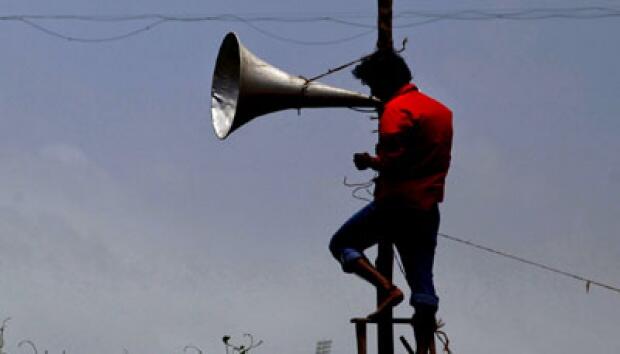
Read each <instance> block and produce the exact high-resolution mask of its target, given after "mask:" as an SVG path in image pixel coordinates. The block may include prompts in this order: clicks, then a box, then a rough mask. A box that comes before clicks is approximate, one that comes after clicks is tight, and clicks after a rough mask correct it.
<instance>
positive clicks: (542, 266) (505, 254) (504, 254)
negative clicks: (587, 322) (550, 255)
mask: <svg viewBox="0 0 620 354" xmlns="http://www.w3.org/2000/svg"><path fill="white" fill-rule="evenodd" d="M438 235H439V236H440V237H443V238H445V239H448V240H451V241H455V242H459V243H462V244H465V245H467V246H470V247H474V248H477V249H480V250H483V251H486V252H490V253H493V254H496V255H498V256H502V257H505V258H510V259H512V260H515V261H517V262H520V263H525V264H529V265H531V266H534V267H537V268H540V269H544V270H547V271H550V272H553V273H556V274H560V275H563V276H566V277H570V278H572V279H576V280H579V281H582V282H584V283H585V284H586V289H587V290H589V288H590V286H591V285H596V286H599V287H601V288H605V289H607V290H611V291H615V292H617V293H619V294H620V288H618V287H616V286H613V285H609V284H605V283H602V282H599V281H596V280H592V279H589V278H586V277H583V276H580V275H576V274H573V273H569V272H566V271H563V270H560V269H557V268H553V267H550V266H548V265H545V264H542V263H538V262H534V261H530V260H527V259H525V258H522V257H519V256H515V255H513V254H510V253H508V252H504V251H500V250H496V249H493V248H490V247H487V246H483V245H480V244H477V243H474V242H471V241H468V240H463V239H460V238H458V237H455V236H451V235H448V234H444V233H438Z"/></svg>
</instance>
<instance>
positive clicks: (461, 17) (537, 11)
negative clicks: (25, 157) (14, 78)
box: [0, 6, 620, 45]
mask: <svg viewBox="0 0 620 354" xmlns="http://www.w3.org/2000/svg"><path fill="white" fill-rule="evenodd" d="M617 17H620V9H619V8H614V7H605V6H585V7H571V8H529V9H512V10H480V9H468V10H458V11H444V12H432V11H409V10H405V11H400V12H399V13H398V14H396V15H395V16H394V21H395V23H394V25H393V27H394V28H412V27H416V26H423V25H427V24H431V23H436V22H440V21H447V20H450V21H489V20H510V21H525V20H529V21H534V20H547V19H573V20H592V19H604V18H617ZM360 19H368V21H369V22H359V21H354V20H360ZM371 19H373V20H371ZM407 19H417V21H414V22H409V23H406V22H405V23H403V21H404V20H407ZM0 21H18V22H22V23H24V24H26V25H28V26H30V27H32V28H34V29H36V30H38V31H41V32H43V33H45V34H48V35H51V36H54V37H57V38H61V39H65V40H68V41H77V42H85V43H100V42H109V41H117V40H121V39H125V38H129V37H132V36H135V35H138V34H141V33H143V32H146V31H148V30H150V29H153V28H154V27H156V26H159V25H161V24H163V23H165V22H181V23H187V22H215V21H218V22H239V23H243V24H245V25H246V26H248V27H250V28H252V29H254V30H255V31H257V32H259V33H261V34H263V35H265V36H267V37H269V38H272V39H275V40H279V41H283V42H287V43H293V44H298V45H333V44H340V43H343V42H349V41H352V40H355V39H357V38H360V37H364V36H366V35H369V34H371V33H373V32H374V31H376V29H375V28H376V24H375V23H374V18H373V16H370V15H367V14H351V13H349V14H340V15H331V16H291V15H288V16H284V15H280V16H264V15H263V16H238V15H232V14H219V15H211V16H207V15H202V16H175V15H165V14H137V15H113V16H111V15H9V16H0ZM41 21H85V22H110V23H114V22H130V21H150V22H149V23H148V24H146V25H144V26H141V27H139V28H137V29H134V30H131V31H128V32H126V33H123V34H120V35H115V36H109V37H100V38H86V37H78V36H68V35H65V34H62V33H60V32H58V31H54V30H52V29H50V28H48V27H47V26H44V25H42V24H41V23H40V22H41ZM319 22H324V23H333V24H339V25H343V26H347V27H354V28H363V29H364V31H360V32H358V33H355V34H352V35H348V36H343V37H341V38H336V39H330V40H324V41H320V40H300V39H296V38H290V37H287V36H283V35H281V34H278V33H274V32H272V31H268V30H266V29H264V28H263V27H260V26H258V25H257V23H289V24H299V23H319Z"/></svg>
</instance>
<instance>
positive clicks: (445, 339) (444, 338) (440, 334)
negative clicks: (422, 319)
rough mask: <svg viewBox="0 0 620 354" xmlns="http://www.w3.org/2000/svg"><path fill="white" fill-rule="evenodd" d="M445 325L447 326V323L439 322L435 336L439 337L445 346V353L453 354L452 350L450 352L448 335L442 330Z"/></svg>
mask: <svg viewBox="0 0 620 354" xmlns="http://www.w3.org/2000/svg"><path fill="white" fill-rule="evenodd" d="M445 325H446V323H445V322H443V321H442V320H441V319H438V320H437V325H436V328H435V336H436V337H437V339H438V340H439V341H440V342H441V344H442V345H443V351H444V353H446V354H452V350H450V339H449V338H448V334H447V333H446V331H444V330H442V329H441V328H443V327H444V326H445Z"/></svg>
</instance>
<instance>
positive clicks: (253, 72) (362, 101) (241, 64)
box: [211, 32, 379, 139]
mask: <svg viewBox="0 0 620 354" xmlns="http://www.w3.org/2000/svg"><path fill="white" fill-rule="evenodd" d="M378 104H379V101H378V100H377V99H376V98H374V97H371V96H367V95H363V94H361V93H357V92H353V91H348V90H344V89H340V88H336V87H332V86H328V85H325V84H321V83H319V82H316V81H312V82H308V81H307V80H305V79H303V78H301V77H298V76H294V75H290V74H288V73H286V72H284V71H282V70H280V69H278V68H276V67H274V66H272V65H270V64H268V63H266V62H265V61H263V60H261V59H260V58H258V57H257V56H255V55H254V54H252V52H250V51H249V50H248V49H247V48H245V47H244V46H243V45H242V44H241V42H240V41H239V38H238V37H237V35H236V34H235V33H232V32H231V33H228V34H227V35H226V37H224V40H223V42H222V45H221V46H220V51H219V53H218V56H217V61H216V64H215V71H214V73H213V83H212V87H211V118H212V120H213V128H214V129H215V134H216V135H217V137H218V138H220V139H224V138H226V137H227V136H228V135H229V134H230V133H231V132H233V131H234V130H235V129H237V128H239V127H241V126H242V125H244V124H246V123H247V122H249V121H250V120H252V119H254V118H256V117H258V116H261V115H264V114H267V113H271V112H276V111H280V110H284V109H300V108H317V107H375V106H377V105H378Z"/></svg>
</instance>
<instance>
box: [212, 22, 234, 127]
mask: <svg viewBox="0 0 620 354" xmlns="http://www.w3.org/2000/svg"><path fill="white" fill-rule="evenodd" d="M239 48H240V42H239V39H238V38H237V35H236V34H235V33H233V32H230V33H228V34H227V35H226V37H224V40H223V41H222V45H221V46H220V50H219V52H218V55H217V60H216V63H215V70H214V72H213V82H212V84H211V119H212V123H213V129H214V130H215V135H217V137H218V138H220V139H224V138H226V137H227V136H228V134H229V133H230V131H231V129H232V126H233V123H234V119H235V114H236V111H237V102H238V99H239V79H240V76H241V55H240V50H239Z"/></svg>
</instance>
